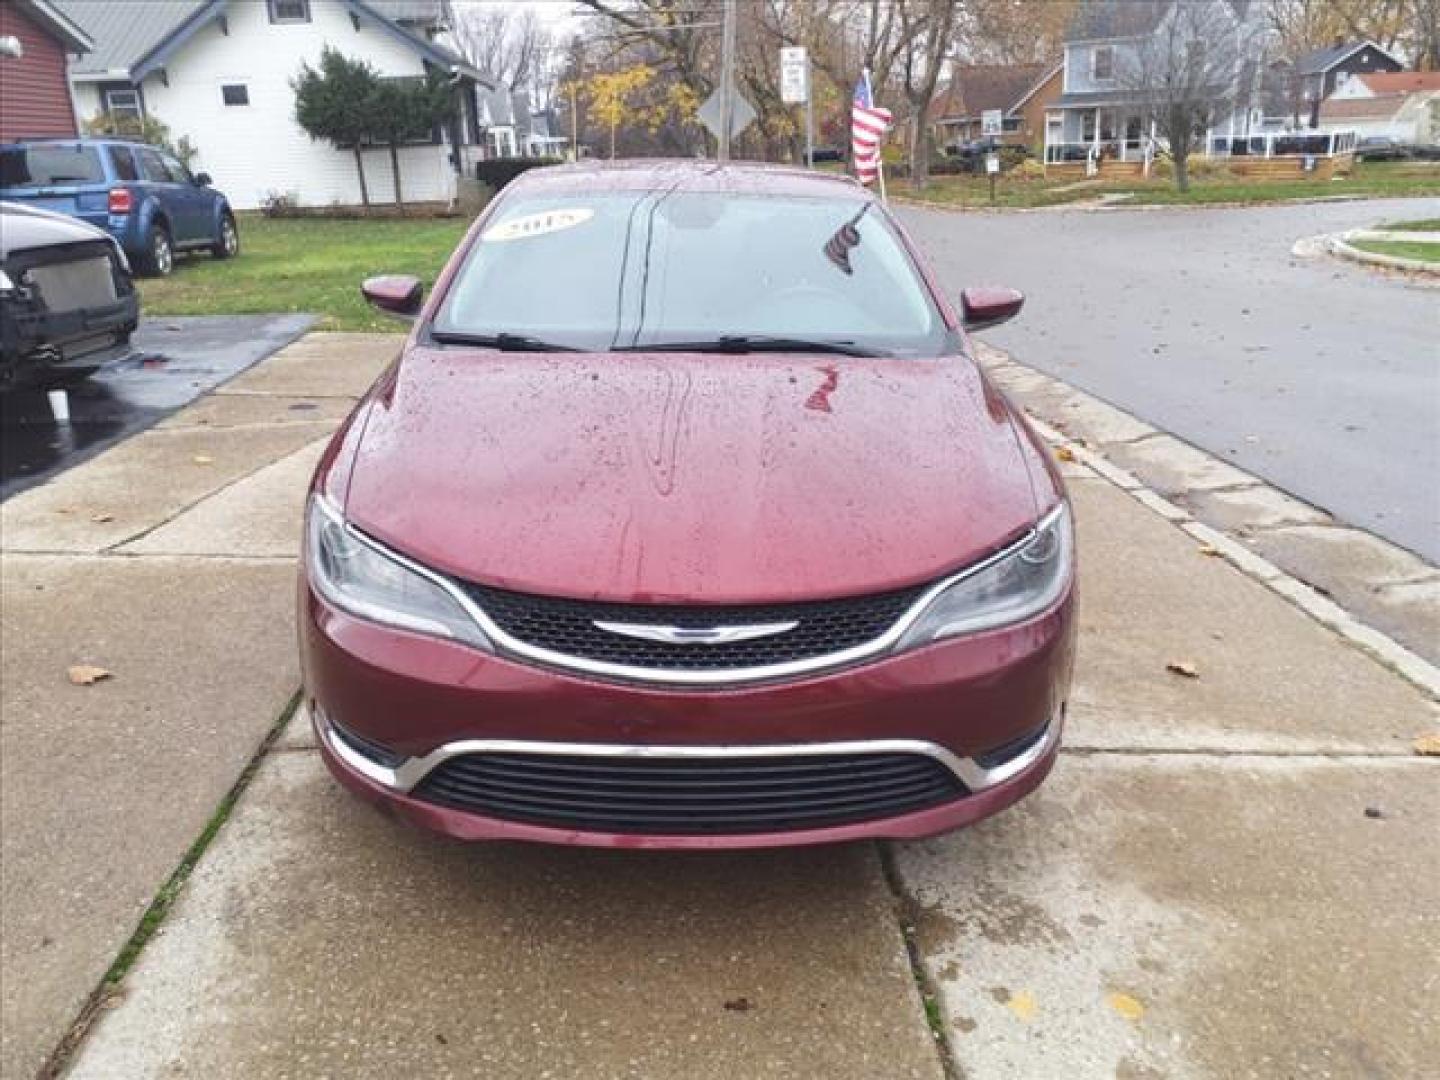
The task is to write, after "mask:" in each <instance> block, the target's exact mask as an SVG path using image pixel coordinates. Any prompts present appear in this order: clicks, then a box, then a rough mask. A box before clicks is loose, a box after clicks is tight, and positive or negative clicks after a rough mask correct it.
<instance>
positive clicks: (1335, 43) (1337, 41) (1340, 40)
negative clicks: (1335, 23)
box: [1330, 34, 1345, 49]
mask: <svg viewBox="0 0 1440 1080" xmlns="http://www.w3.org/2000/svg"><path fill="white" fill-rule="evenodd" d="M1330 44H1331V45H1333V46H1334V47H1335V48H1337V49H1338V48H1340V46H1341V45H1344V44H1345V39H1344V38H1343V37H1342V36H1341V35H1339V34H1336V35H1335V40H1334V41H1332V42H1331V43H1330Z"/></svg>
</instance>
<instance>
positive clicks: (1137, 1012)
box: [1105, 991, 1145, 1023]
mask: <svg viewBox="0 0 1440 1080" xmlns="http://www.w3.org/2000/svg"><path fill="white" fill-rule="evenodd" d="M1105 1001H1106V1003H1107V1004H1109V1006H1110V1007H1111V1008H1112V1009H1114V1010H1115V1011H1116V1012H1117V1013H1119V1014H1120V1015H1121V1016H1123V1017H1124V1018H1125V1019H1126V1020H1129V1021H1131V1022H1132V1023H1134V1022H1138V1021H1139V1019H1140V1018H1141V1017H1142V1016H1144V1015H1145V1006H1144V1005H1142V1004H1140V1002H1139V1001H1138V1000H1136V999H1135V998H1133V997H1131V996H1130V995H1129V994H1122V993H1119V992H1118V991H1117V992H1115V993H1113V994H1106V995H1105Z"/></svg>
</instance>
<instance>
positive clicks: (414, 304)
mask: <svg viewBox="0 0 1440 1080" xmlns="http://www.w3.org/2000/svg"><path fill="white" fill-rule="evenodd" d="M360 294H361V295H362V296H364V297H365V299H366V301H368V302H369V304H370V306H371V307H373V308H374V309H375V310H376V311H379V312H382V313H383V314H385V315H389V316H391V317H393V318H396V319H404V320H407V321H408V320H410V319H413V318H415V316H416V315H418V314H419V313H420V300H421V298H422V297H424V295H425V286H424V285H422V284H420V279H419V278H417V277H411V276H410V275H409V274H384V275H382V276H380V277H372V278H366V279H365V281H364V282H363V283H362V284H361V285H360Z"/></svg>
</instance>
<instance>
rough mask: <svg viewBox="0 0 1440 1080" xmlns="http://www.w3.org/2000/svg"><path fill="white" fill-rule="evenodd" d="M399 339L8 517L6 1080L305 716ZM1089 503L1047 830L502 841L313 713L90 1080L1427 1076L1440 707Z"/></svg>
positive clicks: (1193, 557)
mask: <svg viewBox="0 0 1440 1080" xmlns="http://www.w3.org/2000/svg"><path fill="white" fill-rule="evenodd" d="M397 340H398V339H394V338H379V339H360V340H358V341H357V340H355V339H353V338H352V337H351V336H347V335H310V336H309V337H307V338H305V339H303V340H302V341H301V342H299V343H297V344H296V345H295V346H292V347H291V348H289V349H286V350H284V351H282V352H281V353H279V354H277V355H276V356H275V357H273V358H272V359H271V360H269V361H267V362H266V363H264V364H262V365H261V366H259V367H258V368H256V369H254V370H253V371H252V372H251V373H249V374H247V375H246V376H245V377H244V378H242V379H241V380H237V381H236V382H234V383H231V384H229V385H228V386H227V387H225V388H224V390H223V391H222V392H220V393H218V394H215V395H212V396H210V397H207V398H204V399H202V400H201V401H199V402H197V403H196V404H195V405H194V406H192V407H191V408H190V409H187V410H186V411H185V412H183V413H181V414H178V415H177V416H176V417H175V418H174V419H173V420H172V421H171V422H170V423H169V424H167V425H166V426H165V427H164V428H163V429H157V430H155V431H152V432H149V433H147V434H146V435H142V436H139V437H137V438H135V439H132V440H130V441H129V442H127V443H126V444H124V445H122V446H120V447H117V448H115V449H114V450H112V451H110V452H108V453H107V454H105V455H102V456H101V457H99V458H97V459H95V460H94V461H92V462H90V463H88V464H86V465H84V466H81V467H79V468H77V469H76V470H73V471H72V472H71V473H69V474H67V475H66V476H64V477H62V478H61V479H60V480H58V481H57V482H55V483H52V484H50V485H46V486H45V487H42V488H39V489H36V490H35V491H32V492H29V493H26V494H25V495H23V496H20V497H17V498H16V499H13V500H11V501H10V502H9V503H7V504H5V506H4V507H3V508H0V527H3V530H4V547H5V555H4V564H5V575H6V577H5V586H4V588H5V600H6V603H5V605H4V668H3V679H4V694H5V701H4V705H5V709H4V716H5V723H4V728H3V731H0V735H3V740H4V743H3V751H4V753H3V759H0V764H3V770H4V772H3V780H4V791H3V811H4V830H3V842H4V849H3V858H4V890H3V900H4V926H3V930H4V934H3V937H4V951H3V957H0V976H3V979H0V983H3V999H0V1000H3V1008H4V1014H3V1021H4V1023H3V1026H4V1030H5V1042H4V1048H3V1056H0V1072H4V1073H5V1075H7V1076H8V1075H10V1074H11V1073H12V1071H13V1073H14V1074H15V1075H17V1076H21V1075H30V1074H33V1072H34V1071H35V1070H36V1069H37V1068H38V1067H39V1066H40V1064H41V1063H42V1062H43V1061H44V1060H45V1058H46V1057H47V1055H49V1054H50V1053H51V1051H52V1049H53V1048H54V1047H55V1046H56V1045H57V1043H58V1042H59V1041H60V1039H61V1037H62V1036H63V1035H64V1033H65V1031H66V1030H67V1028H68V1027H69V1026H70V1024H71V1021H72V1020H73V1019H74V1018H75V1016H76V1014H77V1012H78V1011H79V1009H80V1007H81V1004H82V1003H83V1002H84V1001H85V999H86V997H87V995H89V994H90V992H91V991H92V990H93V989H94V988H95V987H96V985H97V984H98V982H99V980H100V979H101V977H102V976H103V974H104V972H105V971H106V969H107V967H108V966H109V965H110V963H111V961H112V960H114V959H115V957H116V955H117V954H118V953H119V952H120V950H121V948H122V946H123V945H124V943H125V941H126V939H127V937H128V936H129V934H130V932H131V930H132V929H133V928H134V927H135V924H136V923H137V921H138V920H139V918H140V916H141V913H142V912H143V911H144V909H145V906H146V904H147V903H148V902H149V900H150V898H151V897H152V896H153V895H154V894H155V892H156V891H157V890H158V889H159V888H160V887H161V885H162V883H163V882H164V881H165V879H166V877H167V875H168V874H169V873H170V872H171V871H172V870H173V869H174V867H175V866H176V865H177V864H179V862H180V860H181V858H182V856H183V854H184V852H185V850H186V848H187V846H188V845H189V844H190V843H191V841H193V840H194V839H195V838H196V837H197V836H198V835H199V834H200V832H201V830H202V829H203V828H204V827H205V823H206V821H207V820H208V819H209V817H210V815H211V813H212V812H213V810H214V808H215V807H216V806H217V805H219V804H220V802H221V799H222V798H223V796H224V794H225V792H226V791H227V790H228V789H229V787H230V785H231V784H232V783H233V782H234V780H235V778H236V777H237V776H238V775H239V774H240V772H241V770H242V769H243V767H244V765H245V763H246V761H247V760H248V759H249V758H250V756H251V755H252V754H253V753H254V751H255V750H256V748H257V747H259V746H260V745H261V742H262V740H263V739H264V738H265V735H266V733H267V732H268V731H269V730H271V728H272V727H273V725H274V724H275V723H276V721H277V719H278V718H279V717H281V716H282V715H283V714H284V711H285V708H286V703H287V702H288V701H289V700H290V698H291V695H292V694H293V692H294V690H295V687H296V682H295V679H296V676H295V669H294V658H293V652H294V646H293V628H292V621H291V620H292V616H291V613H290V605H291V603H292V590H293V557H294V552H295V549H296V544H297V539H298V535H297V534H298V528H297V526H298V514H299V507H300V498H301V495H302V489H303V479H304V476H305V474H306V472H307V471H308V469H309V467H310V465H311V463H312V462H313V460H314V455H315V454H316V453H317V452H318V448H319V445H321V444H320V442H319V441H318V440H319V439H321V437H322V436H323V434H324V432H325V431H326V430H328V428H329V427H330V426H332V425H333V423H334V422H336V421H337V420H338V418H339V416H340V415H341V414H342V413H343V411H344V408H345V404H346V399H347V398H348V397H349V396H350V395H353V394H354V393H357V392H358V391H359V389H360V388H361V387H363V385H364V384H365V383H366V382H367V381H368V379H369V378H370V377H371V376H372V375H373V373H374V371H376V370H378V367H379V366H380V365H381V364H383V362H384V361H385V359H387V358H388V352H387V350H390V349H393V347H394V345H395V344H396V343H397ZM297 404H312V405H314V406H315V407H314V408H309V409H300V410H295V409H294V408H293V406H295V405H297ZM297 415H298V416H301V417H303V419H299V420H297V419H295V417H296V416H297ZM202 457H203V458H209V459H211V460H210V461H208V462H205V463H203V465H202V464H200V463H199V462H198V459H199V458H202ZM1064 469H1065V471H1066V472H1067V473H1069V474H1070V486H1071V491H1072V495H1073V498H1074V501H1075V505H1076V509H1077V516H1078V523H1079V530H1080V544H1081V553H1082V570H1081V575H1082V580H1081V589H1082V611H1081V642H1080V659H1079V667H1078V677H1079V681H1078V685H1077V689H1076V694H1075V696H1074V699H1073V700H1072V704H1071V714H1070V724H1069V728H1068V732H1067V750H1066V752H1065V755H1064V758H1063V760H1062V763H1061V765H1060V766H1059V768H1058V769H1057V771H1056V774H1055V775H1054V776H1053V777H1052V779H1051V780H1050V781H1049V782H1048V784H1047V785H1046V786H1045V787H1043V788H1042V789H1041V791H1040V792H1039V793H1037V795H1035V796H1034V797H1032V798H1031V799H1030V800H1027V802H1025V803H1023V804H1022V805H1021V806H1019V807H1017V808H1016V809H1015V810H1013V811H1011V812H1009V813H1007V814H1004V815H1002V816H1001V817H999V818H997V819H994V820H992V821H990V822H987V823H985V824H984V825H982V826H980V827H978V828H976V829H972V830H969V831H967V832H963V833H959V834H955V835H952V836H949V837H944V838H940V839H937V840H932V841H927V842H924V843H916V844H909V845H903V846H897V847H895V848H893V849H892V848H889V847H885V848H877V847H876V846H872V845H852V846H847V847H841V848H834V849H819V850H814V849H812V850H806V851H798V852H771V853H754V854H727V855H713V856H688V857H677V856H674V855H636V854H628V853H614V852H590V851H572V850H555V849H544V848H532V847H523V846H508V845H493V846H464V845H459V844H454V843H449V842H445V841H442V840H438V839H435V838H431V837H428V836H423V835H419V834H416V833H413V832H411V831H408V830H406V829H405V828H403V827H401V826H399V825H397V824H395V823H393V822H392V821H390V820H388V819H386V818H384V817H382V816H380V815H377V814H376V813H374V812H373V811H372V810H370V809H369V808H367V807H365V806H362V805H360V804H359V803H358V802H356V801H355V800H353V799H351V798H349V797H348V796H346V795H345V794H344V793H343V792H341V791H339V790H338V789H337V788H336V786H335V785H334V784H333V782H332V781H331V780H330V779H329V777H328V774H326V773H325V770H324V768H323V766H322V765H321V764H320V762H319V759H318V756H317V754H316V752H315V751H314V748H313V742H312V740H311V738H310V735H309V731H308V729H307V727H306V726H305V722H304V717H303V716H297V717H295V718H294V719H293V720H292V721H291V722H290V723H289V725H288V726H287V728H286V729H285V730H284V731H283V732H281V733H280V735H279V737H278V738H277V739H276V741H275V743H274V744H273V746H271V747H270V748H269V750H268V752H266V753H265V754H264V756H263V757H262V758H261V760H260V762H259V767H258V771H257V772H256V774H255V778H254V780H253V782H252V783H251V784H250V785H249V786H248V787H247V788H246V789H245V791H244V792H243V794H242V795H241V797H240V800H239V803H238V805H237V807H236V809H235V811H234V813H233V815H232V816H231V817H230V819H229V820H228V821H227V822H226V823H225V824H224V825H223V826H222V827H221V828H220V829H219V832H218V834H217V836H216V839H215V841H214V843H213V844H212V845H211V846H210V847H209V849H208V850H207V851H206V852H205V854H204V855H203V857H202V858H201V859H200V861H199V863H198V866H197V867H196V869H195V871H194V873H193V876H192V877H191V878H190V880H189V881H188V883H187V884H186V885H185V886H184V888H183V890H182V891H181V892H180V894H179V897H178V899H177V901H176V902H175V904H174V907H173V908H172V909H171V910H170V912H169V914H168V917H167V918H166V919H165V921H164V923H163V927H162V929H161V932H160V933H159V934H157V935H156V936H155V937H154V938H152V939H151V940H150V941H149V942H148V944H147V945H146V946H145V948H144V949H143V951H142V952H141V953H140V954H139V957H138V960H136V962H135V963H134V965H133V967H132V968H131V969H130V970H129V972H128V974H127V975H126V977H125V978H124V980H123V982H121V984H120V987H119V992H118V994H117V996H116V999H115V1002H114V1003H113V1007H112V1008H109V1009H106V1010H103V1011H102V1012H101V1013H100V1014H99V1016H98V1019H97V1022H96V1023H95V1024H94V1026H93V1027H92V1028H91V1029H90V1030H89V1032H88V1036H87V1037H86V1038H85V1039H84V1040H83V1041H82V1042H81V1044H80V1045H79V1047H78V1051H77V1053H76V1054H75V1055H74V1058H73V1070H72V1075H74V1076H79V1077H104V1078H107V1080H108V1078H112V1077H127V1078H128V1077H146V1076H156V1075H166V1076H172V1075H173V1076H196V1077H208V1076H232V1075H233V1076H256V1077H268V1076H280V1075H291V1076H310V1075H326V1074H328V1075H346V1076H354V1077H366V1076H376V1077H380V1076H385V1077H388V1076H394V1075H398V1074H409V1075H426V1076H429V1075H481V1076H486V1077H511V1076H514V1077H534V1076H542V1075H546V1074H547V1072H548V1073H549V1074H552V1075H555V1076H570V1075H585V1076H590V1077H610V1076H616V1077H621V1076H624V1077H646V1078H649V1077H687V1078H688V1077H708V1076H726V1077H748V1076H797V1077H811V1076H826V1077H830V1078H835V1080H838V1078H842V1077H867V1078H868V1077H875V1078H888V1077H904V1076H919V1077H932V1078H939V1077H942V1076H944V1075H946V1073H947V1071H948V1073H949V1075H950V1076H952V1077H953V1076H959V1075H964V1076H966V1077H969V1078H972V1080H988V1078H991V1077H1004V1078H1009V1077H1020V1078H1030V1077H1035V1078H1046V1077H1051V1076H1065V1077H1067V1078H1080V1080H1085V1078H1089V1077H1096V1078H1099V1077H1104V1078H1106V1080H1109V1078H1111V1077H1126V1078H1130V1080H1137V1078H1141V1077H1151V1076H1159V1075H1165V1076H1170V1077H1186V1076H1234V1075H1254V1076H1262V1077H1268V1076H1277V1077H1279V1076H1290V1075H1311V1074H1313V1075H1317V1076H1323V1075H1333V1076H1337V1077H1339V1076H1350V1075H1355V1074H1357V1073H1359V1074H1366V1073H1367V1072H1368V1073H1373V1074H1375V1075H1387V1076H1388V1075H1393V1076H1397V1077H1400V1076H1406V1077H1408V1076H1419V1075H1423V1074H1424V1070H1425V1069H1427V1068H1430V1067H1431V1066H1430V1065H1429V1064H1426V1063H1432V1062H1434V1061H1435V1060H1440V1034H1437V1032H1436V1030H1435V1027H1434V1025H1433V1022H1432V1021H1431V1020H1430V1019H1429V1017H1428V1011H1429V1008H1428V1006H1429V1003H1430V1002H1431V1001H1433V995H1434V992H1435V987H1434V985H1433V964H1430V963H1428V962H1427V958H1428V957H1430V956H1433V955H1435V953H1436V950H1437V949H1440V855H1437V851H1436V847H1435V844H1434V822H1435V821H1436V820H1437V819H1440V784H1437V780H1440V763H1437V762H1436V761H1435V760H1434V759H1425V758H1419V757H1417V756H1415V755H1414V754H1413V753H1412V742H1413V740H1414V739H1415V737H1416V736H1418V735H1420V734H1421V733H1422V732H1425V731H1427V730H1432V729H1434V728H1435V727H1436V726H1437V719H1436V710H1435V703H1434V702H1433V700H1431V699H1430V698H1429V697H1428V696H1427V695H1425V694H1424V693H1422V692H1421V691H1419V690H1417V689H1416V688H1415V687H1414V686H1413V685H1411V684H1410V683H1408V682H1406V681H1404V680H1402V679H1401V678H1399V677H1397V676H1396V675H1395V674H1393V673H1392V672H1391V671H1389V670H1387V669H1386V668H1385V667H1383V666H1382V665H1381V664H1379V663H1377V662H1376V661H1375V660H1373V659H1371V658H1370V657H1369V656H1368V655H1366V654H1365V653H1363V652H1361V651H1360V650H1358V649H1357V648H1355V647H1353V646H1352V645H1350V644H1348V643H1346V642H1345V641H1343V640H1342V639H1341V638H1339V637H1337V636H1336V635H1335V634H1334V633H1333V632H1332V631H1331V630H1329V629H1327V628H1326V627H1324V626H1322V625H1321V624H1320V623H1318V622H1316V621H1314V620H1313V619H1311V618H1310V617H1309V616H1307V615H1306V614H1304V613H1303V612H1302V611H1300V610H1298V609H1297V608H1296V607H1294V606H1292V604H1291V603H1289V602H1288V601H1287V600H1286V599H1285V598H1284V597H1283V596H1281V595H1280V594H1279V593H1277V592H1275V591H1273V590H1272V589H1270V588H1267V587H1266V586H1265V585H1264V584H1261V583H1259V582H1257V581H1255V580H1252V579H1251V578H1249V577H1247V576H1245V575H1244V574H1242V573H1241V572H1240V571H1239V570H1237V569H1236V568H1235V567H1233V566H1231V565H1230V564H1229V563H1227V562H1225V561H1224V560H1222V559H1218V558H1215V557H1213V556H1210V555H1207V554H1205V553H1204V552H1203V551H1202V550H1201V545H1200V544H1198V543H1197V541H1196V540H1195V539H1193V538H1192V537H1191V536H1189V535H1187V534H1186V533H1184V532H1182V531H1180V529H1179V528H1177V527H1176V526H1175V525H1174V524H1173V523H1171V522H1169V521H1167V520H1165V519H1164V518H1163V517H1161V516H1160V515H1159V514H1157V513H1156V512H1155V511H1153V510H1152V509H1150V508H1148V507H1147V506H1145V505H1142V503H1141V502H1140V501H1137V499H1135V498H1132V497H1131V496H1130V495H1129V494H1127V493H1125V492H1123V491H1121V490H1120V489H1119V488H1117V487H1115V486H1114V485H1112V484H1111V483H1110V482H1108V481H1107V480H1105V479H1103V478H1101V477H1100V476H1099V475H1098V474H1097V473H1096V472H1094V471H1093V470H1091V469H1089V468H1086V467H1084V466H1082V465H1081V464H1079V463H1078V462H1071V463H1067V464H1066V465H1064ZM197 472H198V476H197V475H196V474H197ZM157 477H163V481H162V482H157V480H156V478H157ZM116 493H123V494H122V495H120V496H119V497H117V495H116ZM110 515H113V518H114V520H108V521H100V520H97V519H98V518H99V517H106V516H110ZM57 552H58V554H57ZM36 585H41V586H45V588H44V589H40V590H37V589H35V588H34V586H36ZM132 627H133V628H143V630H144V635H145V636H144V639H143V640H134V637H135V635H134V634H133V633H132V632H131V628H132ZM1182 661H1183V662H1185V663H1186V664H1193V665H1194V670H1195V671H1196V672H1197V673H1198V677H1197V678H1188V677H1185V676H1182V675H1179V674H1176V673H1175V672H1173V671H1170V670H1167V665H1169V664H1172V663H1178V662H1182ZM77 662H87V663H95V664H99V665H101V666H104V667H106V668H109V669H111V670H112V671H113V672H114V677H113V678H111V679H109V680H106V681H104V682H101V683H97V684H95V685H94V686H90V687H74V686H71V685H69V684H68V683H67V682H66V681H65V674H64V673H65V668H66V666H67V665H69V664H71V663H77ZM1367 810H1369V811H1371V813H1369V814H1367ZM897 890H898V894H897ZM907 938H908V940H909V942H910V943H911V944H912V945H913V947H914V955H915V956H916V958H917V960H918V968H916V967H912V963H911V956H912V954H911V951H910V950H909V949H907ZM1427 979H1428V980H1431V982H1430V983H1428V984H1427V982H1426V980H1427ZM922 991H923V992H924V993H928V994H931V995H933V996H934V998H935V1000H934V1003H933V1005H931V1006H930V1009H929V1012H930V1014H931V1015H930V1023H927V1009H926V1008H925V1007H924V1003H923V1002H922ZM932 1028H933V1030H932ZM937 1034H938V1035H939V1036H941V1037H940V1038H939V1039H937V1038H936V1035H937ZM937 1047H938V1051H939V1052H937Z"/></svg>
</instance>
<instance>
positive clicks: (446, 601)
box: [305, 495, 491, 650]
mask: <svg viewBox="0 0 1440 1080" xmlns="http://www.w3.org/2000/svg"><path fill="white" fill-rule="evenodd" d="M305 548H306V555H307V559H306V561H307V564H308V566H309V571H310V580H311V581H312V582H313V583H314V585H315V588H316V590H317V591H318V592H319V593H320V595H321V596H323V597H324V598H325V599H326V600H328V601H329V602H330V603H332V604H334V605H335V606H336V607H338V608H341V609H342V610H344V611H348V612H349V613H350V614H352V615H357V616H359V617H360V618H362V619H369V620H371V621H372V622H378V623H384V624H385V625H386V626H394V627H398V628H400V629H401V630H413V631H415V632H416V633H420V634H430V635H433V636H435V637H444V638H451V639H453V640H455V641H463V642H465V643H466V644H468V645H474V646H477V647H479V648H482V649H486V650H489V649H490V648H491V646H490V642H489V640H488V639H487V638H486V637H485V634H484V632H483V631H482V630H481V629H480V626H479V624H478V623H476V621H475V620H474V619H473V618H472V617H471V616H470V614H469V613H468V612H467V611H466V610H465V608H464V607H463V606H462V605H461V603H460V601H459V600H457V599H456V598H455V596H454V595H452V594H451V592H450V591H449V589H447V588H446V587H445V586H444V585H442V584H441V583H440V582H439V581H438V580H436V579H435V578H432V577H431V576H430V575H429V574H427V573H426V572H424V571H423V570H421V569H419V568H418V567H416V566H414V565H413V564H410V563H409V562H408V560H405V559H402V558H401V557H400V556H398V555H396V554H394V553H391V552H387V551H385V549H384V548H382V547H381V546H380V545H379V544H377V543H375V542H374V541H372V540H369V539H367V538H365V537H362V536H360V535H359V534H358V533H356V532H355V531H354V530H353V529H351V528H349V527H348V526H347V525H346V524H345V520H344V518H342V517H341V515H340V513H339V512H338V511H337V510H336V509H335V508H334V507H333V506H331V505H330V504H329V503H328V502H326V501H325V499H323V498H322V497H320V496H319V495H313V496H311V498H310V505H309V508H308V509H307V511H306V521H305Z"/></svg>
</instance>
